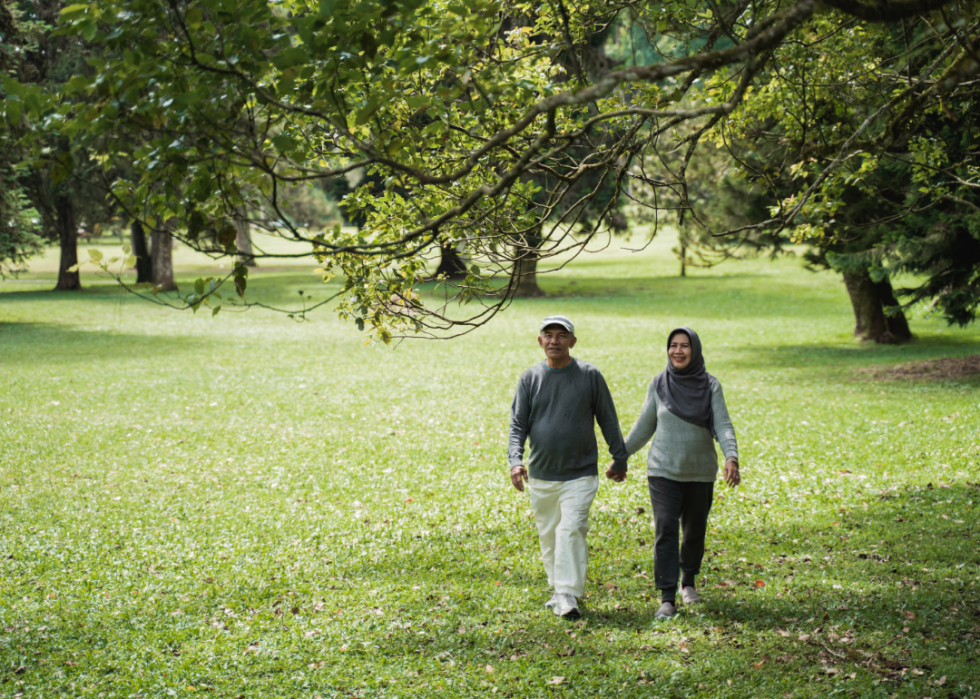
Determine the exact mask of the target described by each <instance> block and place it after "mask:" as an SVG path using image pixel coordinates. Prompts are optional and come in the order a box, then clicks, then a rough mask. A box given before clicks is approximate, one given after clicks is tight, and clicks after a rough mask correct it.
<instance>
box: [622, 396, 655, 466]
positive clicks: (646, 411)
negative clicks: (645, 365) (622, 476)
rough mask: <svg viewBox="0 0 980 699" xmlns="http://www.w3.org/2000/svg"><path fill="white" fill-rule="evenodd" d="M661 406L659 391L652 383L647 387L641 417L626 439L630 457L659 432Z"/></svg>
mask: <svg viewBox="0 0 980 699" xmlns="http://www.w3.org/2000/svg"><path fill="white" fill-rule="evenodd" d="M659 404H660V401H659V399H658V398H657V389H656V388H655V387H654V385H653V382H652V381H651V382H650V386H649V387H647V397H646V400H645V401H643V408H642V409H641V410H640V417H638V418H637V420H636V424H635V425H633V429H631V430H630V433H629V435H627V437H626V453H627V454H629V455H630V456H633V454H635V453H636V452H638V451H640V449H642V448H643V447H644V446H645V445H646V443H647V442H649V441H650V438H651V437H653V433H654V432H656V431H657V407H658V406H659Z"/></svg>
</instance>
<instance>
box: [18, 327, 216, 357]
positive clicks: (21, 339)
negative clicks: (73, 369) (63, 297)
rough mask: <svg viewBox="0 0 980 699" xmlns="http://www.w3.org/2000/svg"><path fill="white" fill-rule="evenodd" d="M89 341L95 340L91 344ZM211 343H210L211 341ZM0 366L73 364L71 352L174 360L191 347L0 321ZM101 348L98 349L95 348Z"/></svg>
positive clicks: (120, 334)
mask: <svg viewBox="0 0 980 699" xmlns="http://www.w3.org/2000/svg"><path fill="white" fill-rule="evenodd" d="M93 337H95V338H98V339H96V340H93ZM211 342H213V340H212V341H211ZM0 343H2V344H3V353H2V354H0V365H2V364H16V363H31V364H36V363H38V362H39V361H42V360H43V361H44V362H45V363H46V364H62V363H63V364H77V363H78V354H73V351H74V350H75V349H78V350H79V351H84V353H86V354H91V353H92V352H93V350H98V349H104V350H105V351H106V352H111V353H113V354H121V355H125V354H130V353H131V354H133V356H137V355H138V356H140V357H152V356H161V355H166V356H174V355H176V354H179V353H193V352H194V351H195V347H194V345H193V344H189V343H188V342H186V340H182V339H181V338H173V339H171V338H168V337H165V336H160V335H153V336H149V335H136V334H131V333H126V332H120V331H117V330H98V329H93V330H87V329H85V328H84V326H69V325H63V324H59V323H17V322H14V323H9V322H2V321H0ZM100 344H101V345H102V347H101V348H100V347H99V345H100Z"/></svg>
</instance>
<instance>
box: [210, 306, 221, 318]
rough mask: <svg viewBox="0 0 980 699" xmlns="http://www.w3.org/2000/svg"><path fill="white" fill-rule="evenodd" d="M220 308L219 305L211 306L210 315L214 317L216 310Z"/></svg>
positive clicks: (216, 313)
mask: <svg viewBox="0 0 980 699" xmlns="http://www.w3.org/2000/svg"><path fill="white" fill-rule="evenodd" d="M220 310H221V306H215V307H214V308H212V309H211V317H212V318H214V317H215V316H216V315H218V311H220Z"/></svg>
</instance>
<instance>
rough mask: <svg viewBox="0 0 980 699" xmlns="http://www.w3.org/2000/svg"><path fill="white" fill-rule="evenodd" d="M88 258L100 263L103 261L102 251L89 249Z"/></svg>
mask: <svg viewBox="0 0 980 699" xmlns="http://www.w3.org/2000/svg"><path fill="white" fill-rule="evenodd" d="M88 256H89V257H91V258H92V260H93V261H95V262H98V261H99V260H101V259H102V251H101V250H96V249H95V248H89V249H88Z"/></svg>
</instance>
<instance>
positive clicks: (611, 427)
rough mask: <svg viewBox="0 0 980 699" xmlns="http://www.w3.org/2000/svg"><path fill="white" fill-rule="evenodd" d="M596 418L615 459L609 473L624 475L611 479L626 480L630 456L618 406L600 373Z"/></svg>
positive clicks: (598, 375) (598, 377) (597, 377)
mask: <svg viewBox="0 0 980 699" xmlns="http://www.w3.org/2000/svg"><path fill="white" fill-rule="evenodd" d="M595 417H596V422H598V423H599V429H600V430H602V436H603V438H605V440H606V444H608V445H609V454H610V456H612V458H613V462H612V466H610V467H609V471H613V472H615V473H620V474H624V477H623V478H615V477H614V476H609V477H610V478H613V480H616V481H621V480H625V474H626V471H627V469H628V468H629V466H628V460H629V454H627V453H626V444H625V443H624V442H623V433H622V431H621V430H620V429H619V417H618V416H617V415H616V404H615V403H613V399H612V394H611V393H610V392H609V387H608V386H607V385H606V380H605V379H604V378H602V374H600V373H598V372H597V375H596V401H595ZM606 475H609V472H608V471H607V472H606Z"/></svg>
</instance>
